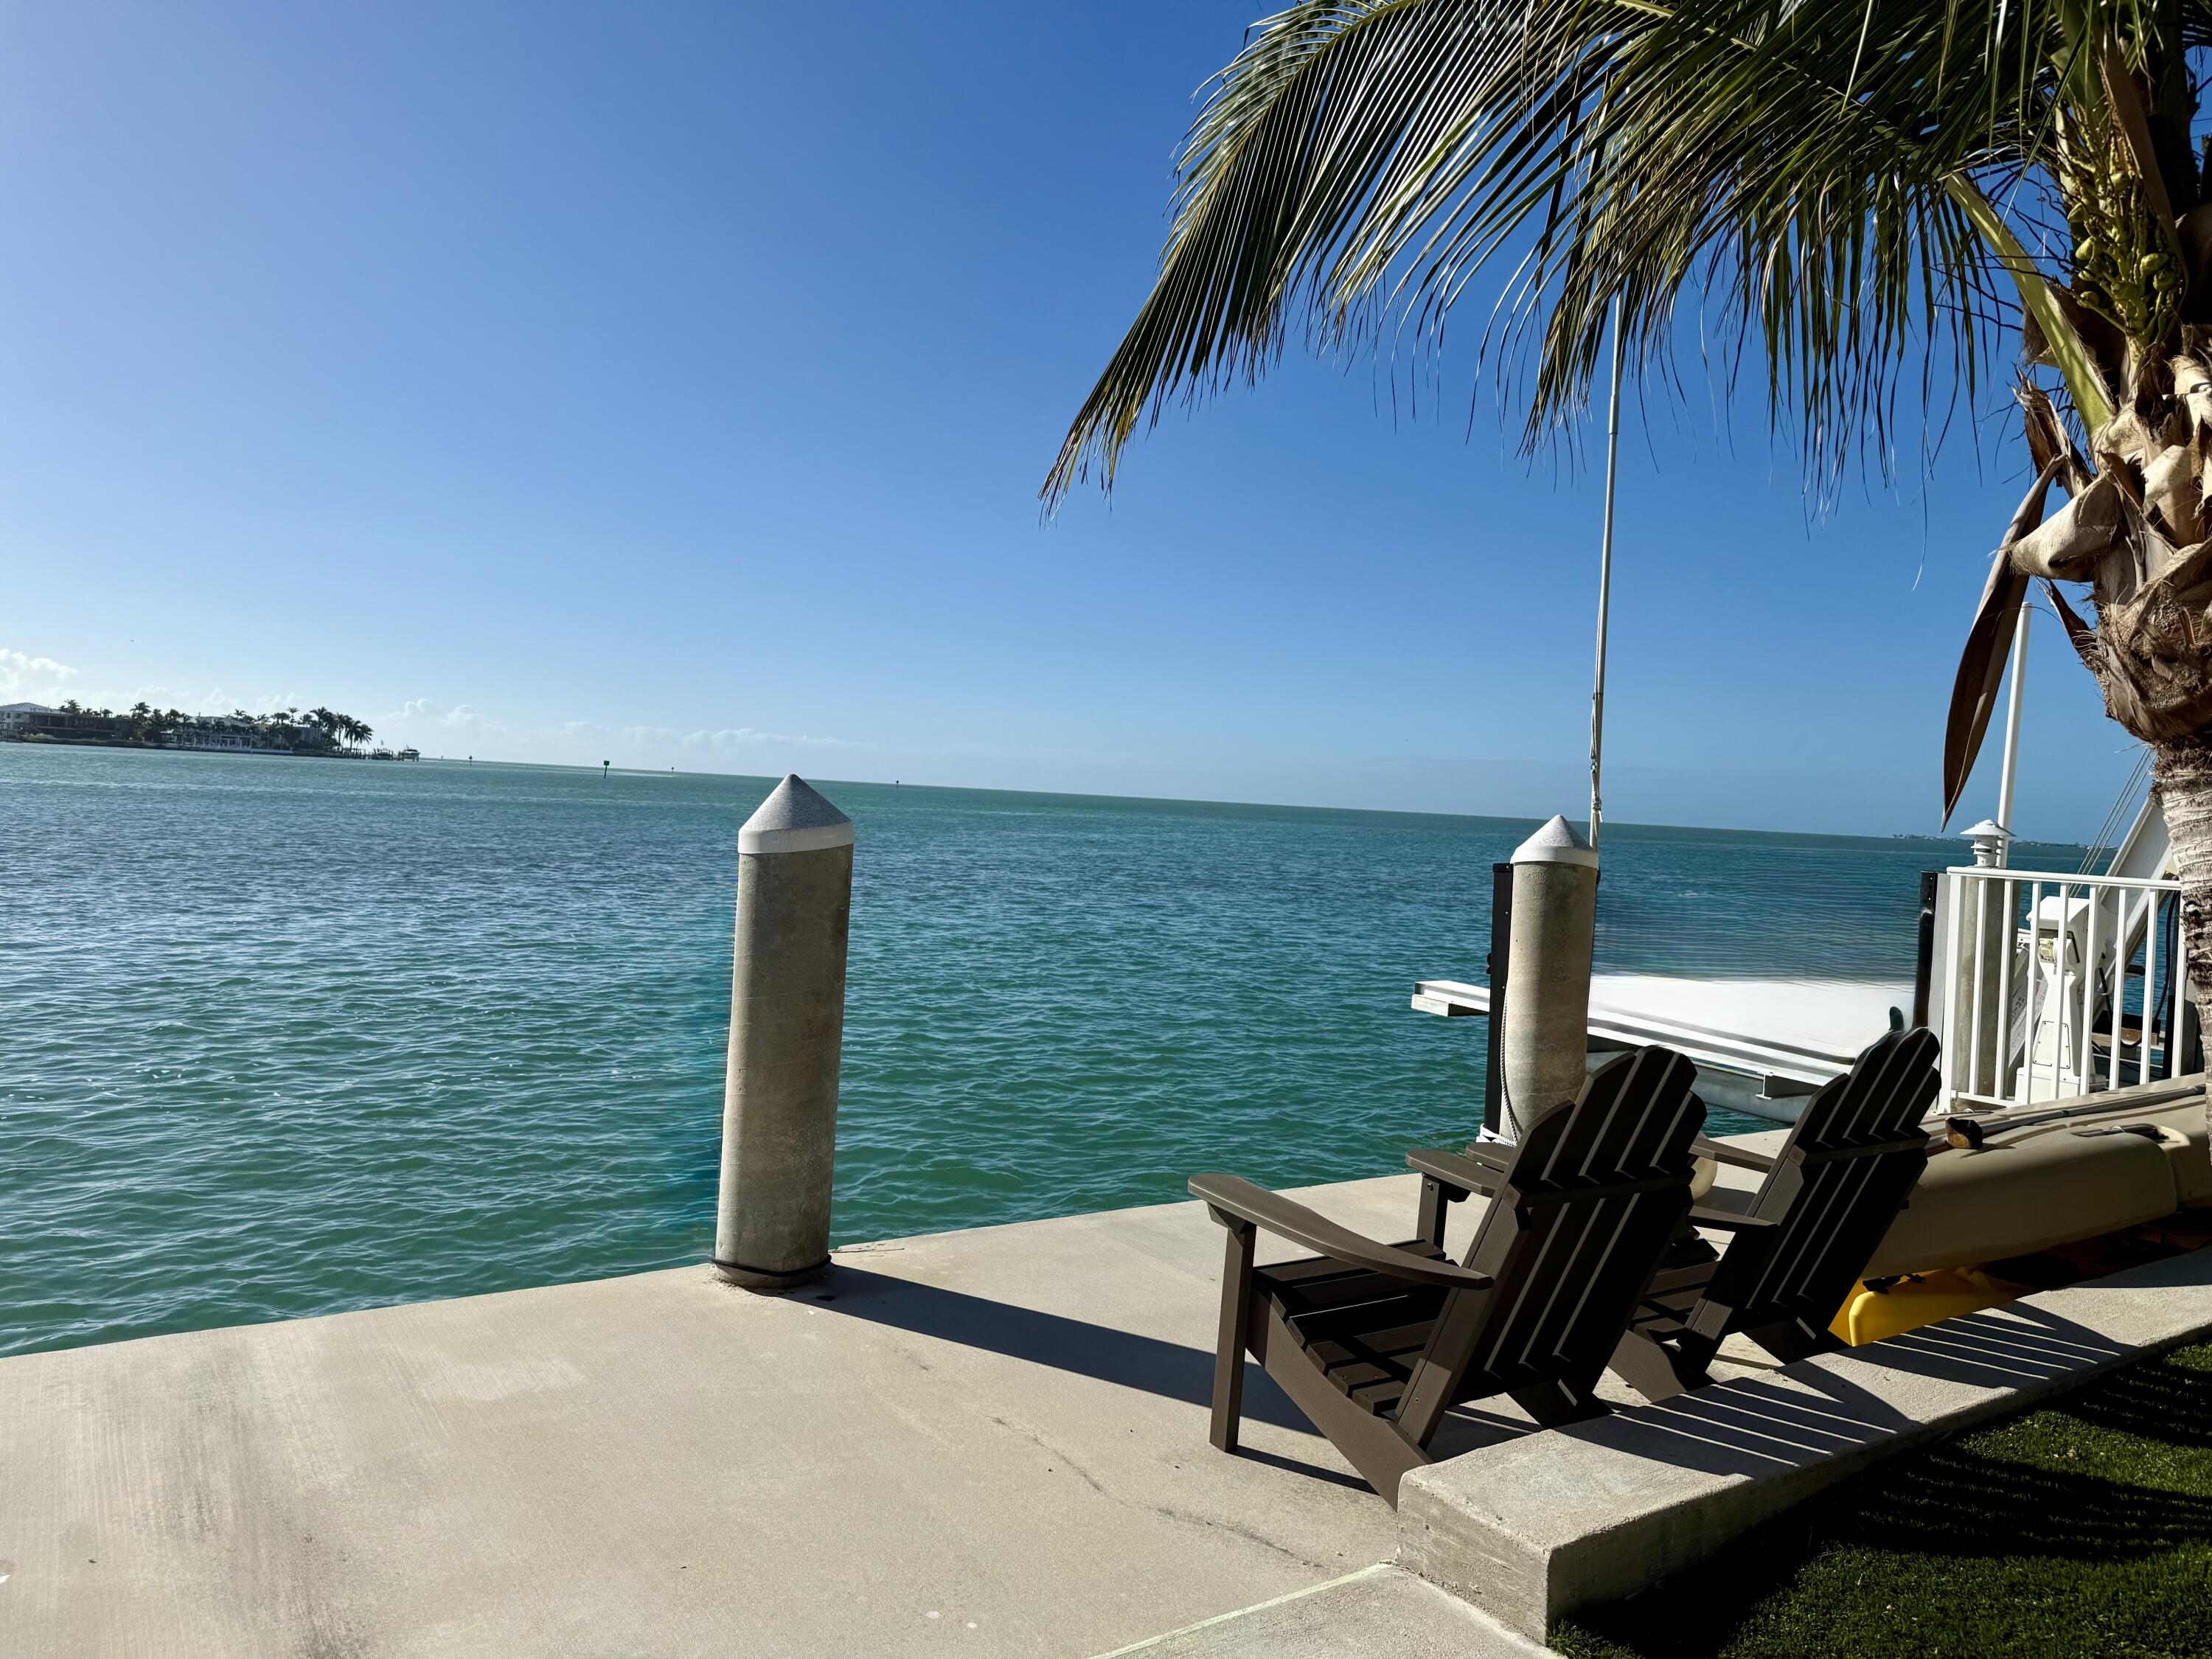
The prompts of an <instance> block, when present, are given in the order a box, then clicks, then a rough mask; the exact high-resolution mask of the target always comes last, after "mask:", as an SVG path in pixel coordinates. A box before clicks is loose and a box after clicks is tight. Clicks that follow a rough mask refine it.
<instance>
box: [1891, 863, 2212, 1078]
mask: <svg viewBox="0 0 2212 1659" xmlns="http://www.w3.org/2000/svg"><path fill="white" fill-rule="evenodd" d="M1942 900H1943V901H1944V902H1943V903H1942V907H1941V909H1942V911H1944V912H1948V915H1941V919H1940V920H1939V921H1938V924H1937V926H1938V928H1939V931H1940V936H1941V937H1942V940H1943V944H1944V949H1943V951H1942V980H1941V981H1940V982H1939V983H1938V984H1937V985H1936V986H1935V987H1931V989H1932V990H1933V992H1934V994H1935V996H1936V999H1937V1000H1938V1001H1939V1002H1940V1004H1941V1006H1942V1011H1943V1013H1942V1019H1943V1072H1944V1082H1945V1085H1946V1086H1947V1088H1948V1092H1949V1095H1950V1097H1951V1099H1952V1101H1953V1103H1954V1104H1955V1105H1957V1106H1961V1107H1965V1108H1967V1109H1975V1108H1991V1107H1996V1108H2003V1107H2012V1106H2021V1105H2027V1104H2028V1103H2032V1102H2034V1101H2038V1100H2058V1099H2066V1098H2069V1097H2074V1096H2077V1095H2085V1094H2090V1093H2093V1092H2095V1091H2098V1090H2100V1089H2112V1088H2118V1087H2119V1086H2121V1085H2124V1084H2129V1083H2148V1082H2150V1081H2151V1080H2152V1079H2154V1078H2155V1077H2162V1076H2166V1075H2168V1074H2170V1073H2172V1070H2173V1060H2174V1050H2175V1046H2176V1045H2175V1043H2174V1041H2173V1039H2174V1036H2175V1033H2174V1032H2173V1031H2172V1030H2170V1029H2167V1028H2168V1027H2171V1026H2173V1025H2177V1024H2179V1023H2180V1017H2181V1016H2182V1015H2183V1014H2185V1012H2189V1011H2188V1009H2187V1007H2186V999H2185V998H2183V997H2179V996H2173V995H2172V994H2170V992H2169V988H2168V987H2169V981H2173V980H2176V979H2178V978H2179V971H2178V970H2179V964H2180V963H2182V962H2183V961H2185V957H2184V956H2183V954H2182V951H2181V945H2182V938H2181V933H2180V928H2181V911H2180V884H2179V883H2178V882H2172V881H2158V880H2149V879H2145V878H2136V877H2130V876H2081V875H2075V876H2068V875H2057V874H2053V873H2050V872H2042V871H2033V870H2008V869H2002V868H1998V867H1996V866H1979V865H1977V866H1971V867H1968V868H1964V869H1956V870H1947V871H1945V872H1943V891H1942ZM2131 1005H2132V1006H2131ZM2169 1009H2170V1010H2171V1011H2172V1014H2171V1016H2169V1014H2168V1010H2169ZM2154 1052H2155V1054H2156V1058H2155V1059H2154Z"/></svg>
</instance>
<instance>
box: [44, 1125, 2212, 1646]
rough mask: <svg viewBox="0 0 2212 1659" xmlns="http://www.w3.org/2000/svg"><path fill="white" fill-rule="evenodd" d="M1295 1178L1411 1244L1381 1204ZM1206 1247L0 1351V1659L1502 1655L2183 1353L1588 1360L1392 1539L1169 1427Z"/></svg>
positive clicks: (1961, 1325) (966, 1257)
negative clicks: (1594, 1398)
mask: <svg viewBox="0 0 2212 1659" xmlns="http://www.w3.org/2000/svg"><path fill="white" fill-rule="evenodd" d="M1769 1138H1770V1137H1745V1139H1752V1140H1757V1139H1769ZM1725 1173H1726V1175H1727V1176H1729V1178H1730V1182H1731V1184H1732V1185H1735V1186H1740V1185H1741V1176H1740V1172H1735V1171H1728V1172H1725ZM1300 1196H1301V1197H1302V1198H1304V1200H1306V1201H1307V1202H1308V1203H1310V1204H1312V1205H1313V1206H1316V1207H1317V1208H1319V1209H1321V1210H1322V1211H1323V1212H1325V1213H1327V1214H1328V1215H1331V1216H1333V1217H1334V1218H1337V1219H1339V1220H1340V1221H1342V1222H1344V1223H1346V1225H1351V1226H1353V1227H1356V1228H1358V1229H1359V1230H1361V1231H1364V1232H1367V1233H1369V1234H1370V1235H1372V1236H1375V1237H1385V1238H1400V1237H1407V1236H1409V1235H1410V1234H1411V1233H1412V1231H1413V1225H1412V1220H1413V1212H1414V1204H1415V1199H1416V1182H1415V1180H1414V1178H1413V1177H1412V1176H1390V1177H1385V1178H1383V1179H1379V1180H1373V1181H1363V1182H1347V1183H1345V1184H1342V1185H1338V1186H1332V1187H1323V1188H1309V1189H1307V1190H1305V1191H1304V1192H1303V1193H1302V1194H1300ZM1458 1207H1459V1208H1460V1209H1461V1210H1462V1211H1465V1210H1467V1209H1470V1208H1472V1207H1473V1206H1458ZM1455 1225H1456V1226H1457V1228H1459V1229H1464V1228H1466V1227H1467V1226H1468V1225H1471V1224H1470V1221H1469V1219H1468V1217H1467V1216H1466V1215H1465V1214H1464V1213H1462V1214H1461V1215H1459V1216H1457V1217H1455ZM1464 1242H1465V1238H1464V1233H1463V1231H1455V1234H1454V1236H1453V1239H1452V1243H1453V1246H1454V1248H1455V1249H1458V1248H1460V1247H1462V1246H1463V1244H1464ZM1271 1248H1272V1249H1273V1250H1275V1251H1277V1252H1280V1251H1281V1249H1282V1247H1281V1246H1280V1245H1279V1244H1277V1243H1274V1242H1273V1241H1263V1243H1262V1244H1261V1249H1262V1250H1263V1251H1267V1250H1270V1249H1271ZM1221 1254H1222V1239H1221V1233H1220V1230H1219V1229H1218V1228H1217V1227H1216V1226H1214V1225H1213V1224H1212V1222H1211V1221H1210V1220H1209V1219H1208V1218H1206V1213H1205V1212H1204V1210H1203V1209H1202V1208H1201V1207H1200V1206H1198V1205H1196V1204H1188V1203H1186V1204H1174V1205H1164V1206H1156V1207H1152V1208H1146V1209H1135V1210H1123V1211H1119V1212H1109V1213H1106V1214H1101V1215H1082V1216H1071V1217H1067V1218H1062V1219H1059V1220H1053V1221H1040V1222H1029V1223H1024V1224H1021V1225H1016V1226H1008V1227H995V1228H986V1229H980V1230H977V1231H971V1232H962V1233H945V1234H938V1235H934V1236H931V1237H920V1238H913V1239H908V1240H903V1241H900V1242H897V1243H884V1244H876V1245H860V1246H855V1247H853V1248H850V1249H842V1250H840V1251H838V1252H836V1259H835V1261H834V1263H833V1266H832V1267H831V1268H830V1270H829V1272H828V1273H826V1274H825V1275H824V1276H823V1278H822V1279H819V1280H818V1281H817V1282H815V1283H814V1284H812V1285H808V1286H807V1287H805V1289H803V1290H801V1291H796V1292H793V1293H790V1294H787V1295H783V1296H761V1295H757V1294H755V1293H753V1292H750V1291H744V1290H740V1289H738V1288H735V1287H733V1286H732V1285H726V1284H725V1283H723V1282H722V1281H721V1280H720V1278H719V1277H718V1276H717V1275H716V1273H714V1270H713V1269H712V1268H711V1267H708V1266H706V1265H704V1264H702V1265H701V1266H699V1267H691V1268H681V1269H678V1270H675V1271H671V1272H667V1273H647V1274H641V1275H639V1276H636V1277H633V1278H627V1279H605V1280H599V1281H597V1282H594V1283H589V1284H581V1285H564V1286H557V1287H554V1288H550V1289H544V1290H535V1291H514V1292H510V1293H507V1294H505V1295H499V1296H485V1297H470V1298H465V1299H462V1300H459V1301H451V1302H432V1303H422V1304H416V1305H414V1306H411V1307H404V1308H387V1309H379V1310H371V1311H367V1312H362V1313H352V1314H341V1315H337V1316H331V1317H328V1318H322V1319H304V1320H297V1321H293V1322H286V1323H281V1324H271V1325H260V1326H246V1327H234V1328H228V1329H222V1330H211V1331H201V1332H195V1333H191V1334H184V1335H177V1336H165V1337H154V1338H149V1339H146V1340H141V1341H135V1342H119V1343H113V1344H109V1345H106V1346H94V1347H87V1348H76V1349H70V1350H66V1351H64V1352H58V1353H48V1354H33V1355H27V1356H23V1357H20V1358H13V1359H8V1360H0V1659H111V1656H116V1659H121V1656H137V1655H146V1656H160V1659H197V1656H210V1659H214V1656H221V1659H263V1656H267V1659H277V1656H283V1659H386V1656H393V1659H397V1656H407V1659H435V1656H448V1655H450V1656H460V1655H469V1656H477V1655H484V1654H498V1655H502V1656H506V1655H514V1656H536V1655H576V1656H589V1659H604V1656H616V1655H620V1656H640V1659H664V1656H686V1655H701V1656H706V1655H713V1656H717V1659H720V1656H727V1655H732V1654H743V1655H746V1656H761V1659H767V1656H777V1655H800V1654H804V1655H820V1656H841V1655H853V1656H869V1659H900V1656H906V1655H937V1654H951V1655H1022V1656H1037V1659H1089V1656H1097V1655H1103V1654H1111V1653H1115V1652H1119V1651H1121V1650H1130V1651H1131V1652H1132V1654H1133V1655H1136V1654H1141V1655H1144V1656H1146V1659H1150V1656H1152V1655H1155V1654H1157V1655H1158V1656H1160V1659H1184V1656H1188V1659H1200V1656H1207V1659H1261V1656H1266V1659H1352V1656H1357V1659H1442V1656H1445V1655H1450V1656H1454V1659H1530V1656H1541V1654H1542V1652H1544V1651H1545V1650H1543V1649H1542V1648H1541V1647H1540V1646H1539V1645H1538V1644H1537V1641H1536V1640H1535V1639H1532V1638H1541V1634H1542V1632H1544V1631H1545V1630H1546V1629H1547V1628H1548V1626H1549V1623H1550V1621H1551V1620H1552V1619H1553V1618H1555V1617H1557V1616H1558V1615H1559V1613H1562V1612H1565V1611H1571V1609H1572V1608H1573V1607H1577V1606H1579V1605H1582V1604H1583V1602H1584V1601H1587V1600H1589V1599H1590V1598H1591V1597H1593V1596H1597V1597H1602V1596H1605V1595H1618V1594H1620V1591H1621V1587H1622V1586H1623V1585H1624V1584H1640V1583H1646V1582H1649V1581H1650V1578H1651V1577H1656V1576H1657V1575H1658V1574H1660V1573H1662V1572H1665V1571H1671V1570H1674V1569H1675V1568H1679V1567H1680V1566H1682V1565H1687V1564H1688V1563H1689V1562H1691V1561H1693V1560H1695V1559H1699V1556H1700V1555H1702V1554H1703V1553H1707V1552H1709V1551H1710V1550H1711V1549H1712V1548H1716V1547H1719V1545H1720V1544H1722V1543H1723V1542H1724V1541H1726V1539H1727V1538H1729V1536H1732V1535H1734V1534H1735V1533H1736V1532H1737V1531H1740V1530H1741V1529H1742V1528H1744V1527H1746V1526H1750V1525H1756V1524H1758V1522H1759V1520H1760V1519H1762V1518H1763V1517H1765V1516H1770V1515H1771V1514H1773V1513H1775V1512H1776V1511H1777V1510H1778V1509H1779V1508H1780V1507H1783V1506H1784V1505H1786V1504H1788V1503H1790V1502H1791V1501H1794V1500H1795V1499H1796V1498H1802V1496H1804V1495H1806V1494H1807V1493H1808V1492H1812V1491H1814V1490H1817V1489H1819V1488H1820V1486H1824V1485H1826V1484H1827V1483H1828V1482H1830V1481H1832V1480H1836V1479H1839V1478H1842V1477H1843V1476H1844V1475H1845V1474H1850V1473H1852V1472H1855V1471H1856V1470H1857V1469H1859V1468H1864V1467H1865V1466H1866V1465H1867V1464H1868V1462H1870V1461H1873V1460H1874V1459H1876V1458H1878V1457H1881V1456H1882V1455H1889V1454H1891V1453H1893V1452H1894V1451H1896V1450H1900V1449H1907V1448H1909V1447H1910V1446H1911V1445H1913V1444H1917V1443H1923V1442H1924V1441H1925V1440H1926V1439H1927V1438H1928V1437H1929V1436H1930V1435H1932V1434H1936V1433H1942V1432H1948V1431H1954V1430H1955V1429H1957V1428H1960V1427H1963V1426H1966V1425H1969V1424H1971V1423H1972V1422H1974V1421H1978V1420H1981V1419H1984V1418H1985V1417H1986V1416H1988V1415H1990V1413H1996V1412H1998V1411H2002V1410H2006V1409H2011V1408H2015V1407H2018V1406H2020V1405H2024V1404H2027V1403H2029V1402H2031V1401H2033V1400H2035V1399H2038V1398H2040V1397H2042V1396H2043V1395H2045V1394H2047V1393H2049V1392H2050V1391H2051V1390H2053V1389H2060V1388H2064V1387H2067V1386H2071V1385H2072V1384H2073V1383H2077V1382H2079V1381H2081V1380H2082V1379H2085V1378H2086V1377H2087V1376H2092V1375H2094V1374H2096V1373H2098V1372H2100V1371H2101V1370H2106V1369H2108V1368H2110V1367H2112V1366H2113V1365H2117V1364H2125V1363H2128V1361H2129V1360H2130V1358H2134V1357H2138V1356H2140V1355H2142V1354H2145V1353H2149V1352H2156V1351H2158V1350H2159V1349H2160V1348H2163V1347H2166V1346H2172V1345H2173V1344H2174V1343H2177V1342H2181V1341H2186V1340H2197V1339H2198V1338H2200V1337H2202V1336H2203V1335H2205V1334H2208V1333H2212V1250H2203V1251H2198V1252H2197V1253H2195V1254H2193V1255H2186V1256H2182V1257H2178V1258H2174V1259H2172V1260H2171V1261H2161V1262H2155V1263H2153V1264H2151V1265H2150V1266H2148V1267H2144V1268H2141V1269H2137V1270H2134V1271H2132V1272H2130V1273H2122V1274H2118V1275H2116V1276H2114V1277H2112V1278H2109V1279H2100V1280H2095V1281H2091V1282H2089V1283H2086V1284H2084V1285H2080V1286H2076V1287H2075V1288H2072V1289H2069V1290H2061V1291H2048V1292H2044V1293H2041V1294H2039V1295H2034V1296H2030V1297H2024V1298H2022V1299H2021V1301H2020V1302H2018V1303H2016V1304H2013V1305H2012V1306H2011V1307H2009V1308H2006V1309H2001V1310H1996V1311H1995V1312H1993V1313H1990V1314H1986V1315H1975V1316H1969V1317H1966V1318H1961V1319H1957V1320H1953V1321H1949V1322H1946V1323H1944V1324H1942V1325H1939V1326H1933V1327H1929V1328H1927V1329H1926V1330H1925V1331H1923V1332H1915V1333H1912V1334H1908V1335H1906V1336H1904V1337H1899V1338H1896V1339H1893V1340H1891V1341H1888V1342H1884V1343H1879V1344H1875V1345H1874V1346H1869V1347H1865V1348H1859V1349H1855V1350H1851V1351H1850V1352H1848V1353H1843V1354H1835V1355H1828V1356H1823V1357H1821V1358H1815V1359H1813V1360H1808V1361H1805V1362H1802V1363H1801V1364H1798V1365H1795V1366H1790V1367H1788V1368H1786V1369H1785V1370H1780V1371H1778V1370H1777V1369H1776V1368H1775V1367H1774V1366H1773V1364H1771V1362H1762V1361H1758V1360H1754V1359H1753V1358H1752V1357H1751V1356H1750V1355H1749V1354H1747V1353H1746V1354H1739V1355H1737V1356H1735V1358H1736V1359H1737V1361H1738V1362H1745V1361H1749V1362H1750V1363H1735V1364H1723V1365H1720V1366H1717V1367H1716V1373H1717V1376H1720V1378H1721V1379H1722V1380H1721V1381H1720V1382H1719V1383H1717V1385H1716V1386H1715V1387H1713V1388H1711V1389H1705V1390H1702V1391H1699V1393H1697V1394H1694V1395H1686V1396H1683V1397H1682V1398H1680V1399H1679V1400H1677V1401H1669V1402H1668V1403H1666V1404H1663V1405H1660V1406H1644V1405H1641V1404H1638V1403H1633V1401H1634V1397H1633V1396H1632V1395H1629V1394H1627V1393H1626V1390H1625V1389H1617V1388H1615V1387H1613V1384H1612V1380H1611V1379H1608V1382H1607V1395H1608V1397H1609V1398H1610V1399H1612V1400H1613V1401H1615V1402H1616V1403H1617V1404H1618V1405H1620V1406H1621V1407H1626V1409H1620V1410H1616V1412H1615V1413H1613V1415H1612V1416H1610V1417H1607V1418H1604V1419H1599V1420H1597V1421H1595V1422H1593V1423H1589V1424H1584V1425H1576V1426H1574V1427H1571V1428H1569V1429H1565V1430H1560V1431H1551V1432H1549V1433H1545V1434H1541V1435H1538V1434H1534V1433H1533V1432H1532V1430H1531V1425H1528V1422H1527V1421H1526V1419H1521V1418H1518V1417H1517V1416H1516V1413H1514V1412H1513V1409H1512V1408H1511V1407H1510V1406H1503V1405H1500V1406H1499V1407H1496V1408H1493V1407H1492V1406H1490V1405H1489V1404H1488V1403H1485V1404H1482V1405H1479V1406H1476V1407H1471V1408H1466V1409H1463V1410H1462V1412H1461V1413H1457V1414H1455V1417H1454V1418H1453V1419H1450V1420H1449V1422H1448V1423H1447V1425H1446V1427H1445V1428H1444V1429H1443V1430H1442V1431H1439V1435H1438V1437H1437V1441H1436V1442H1435V1443H1434V1444H1433V1446H1432V1448H1431V1449H1432V1450H1433V1451H1435V1452H1436V1453H1437V1455H1438V1456H1440V1457H1443V1458H1447V1459H1450V1460H1452V1461H1450V1462H1443V1463H1440V1464H1438V1465H1437V1467H1435V1468H1430V1469H1425V1470H1421V1471H1418V1472H1416V1474H1414V1475H1413V1476H1412V1477H1409V1480H1408V1486H1409V1487H1411V1488H1413V1491H1412V1492H1411V1493H1410V1495H1409V1498H1408V1502H1407V1508H1406V1510H1404V1511H1403V1512H1402V1513H1394V1512H1393V1511H1392V1510H1390V1508H1389V1506H1388V1505H1387V1504H1384V1503H1383V1501H1382V1500H1381V1499H1380V1498H1376V1496H1375V1495H1374V1494H1373V1493H1372V1492H1370V1491H1369V1490H1368V1488H1367V1487H1366V1486H1365V1485H1364V1483H1363V1482H1361V1481H1359V1480H1358V1479H1357V1478H1356V1477H1354V1476H1353V1475H1352V1473H1351V1471H1350V1469H1349V1468H1348V1467H1347V1466H1346V1463H1345V1462H1343V1460H1342V1459H1341V1458H1340V1457H1339V1456H1338V1455H1336V1453H1335V1451H1334V1449H1333V1448H1332V1447H1331V1446H1330V1445H1329V1444H1328V1442H1327V1441H1326V1440H1324V1439H1322V1437H1319V1436H1318V1435H1316V1434H1315V1433H1314V1432H1313V1431H1311V1429H1310V1427H1308V1425H1306V1423H1305V1421H1304V1419H1303V1418H1302V1417H1301V1416H1300V1415H1299V1414H1298V1413H1297V1411H1296V1410H1295V1409H1294V1408H1293V1407H1291V1405H1290V1404H1289V1402H1288V1401H1286V1400H1285V1399H1284V1397H1283V1396H1282V1395H1281V1394H1280V1393H1279V1391H1278V1390H1277V1389H1275V1387H1274V1385H1273V1383H1271V1382H1269V1381H1268V1379H1267V1377H1266V1376H1264V1375H1263V1374H1262V1373H1261V1372H1260V1371H1259V1370H1257V1368H1254V1369H1253V1370H1251V1371H1250V1372H1249V1381H1248V1383H1247V1388H1246V1394H1245V1412H1246V1420H1245V1424H1244V1449H1243V1452H1242V1453H1241V1454H1240V1455H1237V1456H1235V1457H1226V1456H1223V1455H1220V1454H1219V1453H1217V1452H1215V1451H1214V1450H1213V1449H1212V1448H1211V1447H1210V1446H1208V1445H1207V1443H1206V1417H1207V1399H1208V1393H1209V1389H1210V1387H1211V1381H1212V1377H1211V1373H1212V1352H1211V1342H1212V1333H1213V1329H1214V1322H1215V1316H1216V1311H1217V1308H1218V1301H1217V1297H1218V1282H1219V1281H1218V1273H1219V1272H1220V1264H1221Z"/></svg>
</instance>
